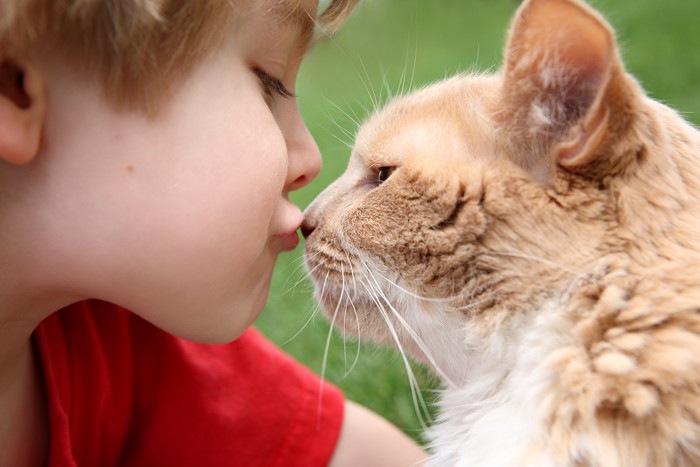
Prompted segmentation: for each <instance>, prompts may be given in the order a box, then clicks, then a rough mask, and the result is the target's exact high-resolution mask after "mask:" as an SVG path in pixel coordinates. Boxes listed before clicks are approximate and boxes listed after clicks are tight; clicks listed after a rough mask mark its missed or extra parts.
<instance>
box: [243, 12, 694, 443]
mask: <svg viewBox="0 0 700 467" xmlns="http://www.w3.org/2000/svg"><path fill="white" fill-rule="evenodd" d="M594 4H595V6H596V7H597V8H598V9H599V10H601V11H602V12H603V13H604V14H605V16H606V17H607V18H608V19H609V20H610V21H611V23H612V24H613V25H614V26H615V29H616V31H617V34H618V40H619V42H620V44H621V46H622V50H623V53H622V55H623V58H624V61H625V63H626V65H627V68H628V70H629V71H630V72H631V73H632V74H634V75H635V76H636V77H637V78H638V79H639V80H640V82H641V83H642V84H643V86H644V87H645V89H646V90H647V91H648V92H649V94H650V95H652V96H653V97H655V98H657V99H659V100H662V101H663V102H666V103H667V104H669V105H670V106H672V107H674V108H676V109H677V110H679V111H680V112H682V113H683V114H684V115H686V117H687V118H688V119H689V120H691V121H693V122H695V123H696V124H697V123H700V53H698V52H697V47H699V46H700V37H698V34H697V32H696V31H697V30H696V22H697V18H700V2H698V0H665V1H661V0H614V1H613V0H607V1H604V0H598V1H595V2H594ZM517 5H518V2H517V1H516V0H471V1H463V0H430V1H426V0H382V1H378V0H364V1H363V2H362V3H361V4H360V6H359V7H358V9H357V11H356V12H355V14H354V15H353V17H352V18H351V20H350V21H349V22H348V23H347V24H346V25H345V26H344V28H343V30H342V31H341V32H340V33H339V34H338V35H337V36H336V37H335V38H334V39H333V40H332V41H328V42H324V43H321V44H319V45H317V46H316V48H315V49H314V50H313V51H312V52H311V54H310V56H309V57H308V59H307V61H306V63H305V65H304V67H303V68H302V72H301V75H300V78H299V83H298V87H297V94H298V95H299V101H300V106H301V109H302V114H303V115H304V118H305V119H306V120H307V122H308V126H309V129H310V130H311V132H312V134H313V135H314V137H315V138H316V140H317V142H318V144H319V147H320V149H321V152H322V153H323V155H324V169H323V171H322V173H321V175H320V176H319V177H318V179H317V180H316V181H315V182H313V183H312V184H311V185H310V186H309V187H307V188H305V189H304V190H302V191H301V192H299V193H295V194H294V196H293V199H294V200H295V202H297V203H298V204H299V205H301V206H302V207H304V206H306V205H307V204H308V203H309V202H310V201H311V200H312V199H313V198H314V197H315V196H316V195H317V194H318V193H319V192H320V191H321V190H322V189H323V188H324V187H325V186H326V185H328V184H329V183H330V182H331V181H332V180H333V179H335V178H336V177H337V176H338V175H340V173H342V171H343V170H344V168H345V165H346V163H347V159H348V155H349V152H350V150H349V147H348V145H349V144H351V142H352V134H354V132H355V130H356V127H357V124H358V122H361V121H362V120H363V119H364V118H365V117H366V116H367V114H368V112H371V111H372V109H373V108H374V107H375V106H376V105H377V104H378V103H381V102H384V101H386V99H387V96H388V95H389V94H390V93H392V92H393V93H395V92H396V91H397V90H399V89H401V88H403V89H406V88H409V87H411V88H416V87H420V86H422V85H424V84H426V83H430V82H433V81H435V80H439V79H441V78H443V77H445V76H449V75H452V74H454V73H458V72H464V71H474V70H480V71H484V70H493V69H496V68H498V66H499V65H500V62H501V51H502V48H503V44H504V40H505V31H506V29H507V26H508V23H509V21H510V17H511V15H512V13H513V12H514V10H515V9H516V8H517ZM316 310H317V309H316V306H315V303H314V300H313V298H312V287H311V285H310V283H309V281H308V280H305V273H304V270H303V266H302V260H301V249H299V250H297V251H295V252H292V253H289V254H286V255H283V256H282V257H281V258H280V261H279V263H278V266H277V269H276V271H275V275H274V278H273V287H272V292H271V297H270V300H269V302H268V306H267V307H266V309H265V311H264V312H263V315H262V316H261V318H260V320H259V321H258V322H257V326H258V328H259V329H261V330H262V331H263V333H265V334H266V335H267V336H268V337H270V339H272V340H273V341H274V342H276V343H278V344H279V345H280V346H281V347H282V348H283V349H284V350H285V351H287V352H289V353H290V354H291V355H293V356H294V357H295V358H297V359H298V360H299V361H301V362H302V363H304V364H305V365H307V366H308V367H310V368H311V369H312V370H314V371H315V372H317V373H319V374H323V376H324V378H325V379H326V380H327V381H331V382H332V383H334V384H337V385H338V386H340V387H341V388H342V389H343V391H344V392H345V393H346V395H347V397H348V398H350V399H352V400H355V401H357V402H359V403H361V404H363V405H365V406H367V407H369V408H371V409H373V410H375V411H377V412H378V413H380V414H382V415H383V416H384V417H386V418H387V419H389V420H390V421H392V422H393V423H395V424H396V425H397V426H399V427H400V428H401V429H403V430H404V431H406V432H407V433H408V434H409V435H411V436H413V437H414V438H416V439H418V440H421V439H420V433H421V432H422V430H423V428H422V427H423V425H422V423H421V417H423V416H424V415H419V414H423V413H424V412H422V411H421V410H418V409H417V402H416V401H415V400H414V396H413V395H412V393H411V389H410V387H409V384H408V379H407V376H406V374H407V373H406V369H405V368H404V362H403V361H402V359H401V358H400V357H399V356H398V355H397V353H396V352H394V351H393V350H391V349H387V348H378V347H375V346H372V345H369V344H365V343H362V344H361V345H359V344H358V343H357V342H355V341H344V340H343V339H342V337H340V335H339V334H337V333H336V332H335V331H329V326H328V323H327V322H326V320H325V319H324V318H323V317H321V315H320V313H315V311H316ZM413 366H414V368H415V371H416V373H417V380H418V383H419V385H420V387H421V389H422V393H423V394H422V395H423V397H424V398H425V400H426V401H427V404H428V405H429V406H431V405H432V402H433V401H434V398H435V392H434V389H435V388H437V387H438V382H437V381H436V380H435V379H434V378H433V377H431V376H430V374H429V372H428V371H426V370H425V369H424V368H421V367H420V366H418V365H415V364H414V365H413ZM430 411H431V412H432V409H430Z"/></svg>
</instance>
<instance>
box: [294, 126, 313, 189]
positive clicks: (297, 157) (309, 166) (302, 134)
mask: <svg viewBox="0 0 700 467" xmlns="http://www.w3.org/2000/svg"><path fill="white" fill-rule="evenodd" d="M287 151H288V155H289V156H288V157H289V167H288V169H287V184H286V189H287V191H294V190H298V189H299V188H302V187H304V186H306V185H308V184H309V182H311V181H312V180H313V179H314V178H316V176H317V175H318V173H319V172H320V171H321V153H320V151H319V150H318V146H317V145H316V141H314V139H313V137H312V136H311V133H309V130H308V129H307V128H306V126H305V125H304V124H303V123H302V124H301V125H300V127H299V128H298V131H297V132H296V135H295V137H294V138H293V139H291V140H290V141H288V143H287Z"/></svg>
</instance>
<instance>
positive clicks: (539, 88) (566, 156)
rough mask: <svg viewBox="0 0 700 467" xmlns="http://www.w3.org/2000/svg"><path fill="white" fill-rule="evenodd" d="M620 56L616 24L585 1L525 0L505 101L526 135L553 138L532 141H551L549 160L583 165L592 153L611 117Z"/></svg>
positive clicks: (529, 163) (510, 47) (508, 56)
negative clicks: (608, 94)
mask: <svg viewBox="0 0 700 467" xmlns="http://www.w3.org/2000/svg"><path fill="white" fill-rule="evenodd" d="M616 60H617V56H616V46H615V38H614V35H613V33H612V31H611V29H610V28H609V27H608V25H607V24H606V23H605V22H604V20H602V19H601V18H600V17H599V16H598V15H597V14H596V13H595V12H593V11H592V10H590V9H589V8H588V7H586V6H585V5H582V4H580V3H578V2H577V1H575V0H530V1H527V2H526V3H525V4H523V6H521V8H520V11H519V12H518V14H517V15H516V18H515V21H514V22H513V25H512V27H511V30H510V35H509V38H508V44H507V46H506V52H505V67H504V87H503V98H504V101H503V102H504V103H505V106H506V107H507V108H508V110H506V113H508V115H509V119H510V120H511V122H510V123H511V124H512V125H515V126H516V127H518V126H519V127H521V128H520V133H521V134H527V135H531V136H533V135H534V136H533V137H534V138H539V139H541V140H542V141H546V143H543V142H542V141H533V142H531V144H533V145H536V146H538V147H543V146H548V147H546V152H547V159H548V162H547V163H550V164H551V163H559V164H562V165H565V166H566V165H569V166H571V165H574V166H575V165H577V164H583V163H585V162H587V159H588V157H591V154H592V152H593V150H594V149H595V146H596V145H597V144H598V143H599V142H600V139H601V138H602V135H603V133H604V127H605V126H606V123H607V115H608V109H607V107H606V104H605V102H604V95H605V91H606V88H607V86H608V84H609V81H610V77H611V74H612V70H613V66H614V65H615V61H616ZM552 155H553V156H554V157H552ZM543 156H544V154H541V155H539V156H535V155H530V156H526V158H527V157H531V158H532V157H535V158H537V157H543ZM520 162H521V163H522V165H524V166H525V167H526V168H533V167H535V166H537V165H538V164H541V163H543V161H538V160H521V161H520Z"/></svg>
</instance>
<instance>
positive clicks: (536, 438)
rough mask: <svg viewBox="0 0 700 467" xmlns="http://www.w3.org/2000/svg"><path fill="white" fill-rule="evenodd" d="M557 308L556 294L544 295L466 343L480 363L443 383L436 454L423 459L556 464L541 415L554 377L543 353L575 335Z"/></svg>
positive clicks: (479, 463) (433, 463)
mask: <svg viewBox="0 0 700 467" xmlns="http://www.w3.org/2000/svg"><path fill="white" fill-rule="evenodd" d="M558 310H561V306H560V303H559V301H558V300H557V301H550V302H547V303H545V304H544V306H543V307H542V308H541V309H540V310H530V311H529V312H524V314H523V315H522V316H520V317H516V318H514V319H513V320H511V321H510V324H509V329H506V330H504V331H505V332H504V333H499V334H498V335H493V336H490V337H488V338H479V339H478V340H477V342H479V344H478V346H475V345H474V344H473V342H470V343H469V344H468V347H470V348H471V349H472V350H471V353H472V355H471V358H472V359H476V360H477V361H478V362H480V364H478V365H473V366H472V371H471V372H470V373H471V374H468V375H465V377H466V379H465V381H466V382H465V384H463V385H462V386H461V387H459V388H447V389H445V390H444V392H443V397H442V400H441V406H442V411H441V419H442V422H441V423H439V424H437V425H436V426H435V427H433V428H431V430H430V432H429V436H430V437H431V438H432V440H433V442H432V446H433V448H434V449H435V453H436V455H435V456H434V457H433V458H432V459H431V460H430V463H429V464H428V465H431V466H446V465H459V466H550V465H551V466H554V465H556V462H555V460H554V459H553V458H552V457H551V454H550V452H549V451H548V450H547V446H546V444H545V441H544V440H545V433H544V431H543V428H542V426H541V423H540V422H539V420H540V419H541V417H542V416H543V415H544V414H543V411H544V412H546V409H545V408H544V407H542V406H541V404H542V403H543V402H542V401H546V400H547V398H546V391H547V387H548V386H549V382H550V380H551V378H552V371H551V369H550V368H549V367H548V365H547V357H548V356H549V355H550V354H551V353H552V351H553V350H555V349H556V348H558V347H560V346H563V345H566V344H567V343H569V342H570V341H571V340H572V337H571V333H570V323H569V322H568V321H567V320H566V319H565V318H564V317H563V316H562V314H561V312H560V311H558ZM469 334H472V333H470V332H467V337H466V340H467V341H471V340H472V338H473V337H470V336H469ZM464 347H467V346H464ZM479 348H480V349H481V355H480V356H479V355H477V353H478V349H479ZM494 357H495V358H494Z"/></svg>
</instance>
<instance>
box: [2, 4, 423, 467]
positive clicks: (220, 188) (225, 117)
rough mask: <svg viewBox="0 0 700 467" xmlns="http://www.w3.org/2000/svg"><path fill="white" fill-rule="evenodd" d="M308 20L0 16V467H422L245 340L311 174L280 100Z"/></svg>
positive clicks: (398, 440) (198, 12)
mask: <svg viewBox="0 0 700 467" xmlns="http://www.w3.org/2000/svg"><path fill="white" fill-rule="evenodd" d="M351 3H353V2H352V1H349V0H336V1H334V2H332V3H331V4H330V6H329V7H328V8H327V9H326V11H325V12H324V13H323V14H322V15H321V16H320V18H319V20H320V21H328V22H330V23H333V24H335V23H337V22H339V21H340V20H341V19H342V17H343V16H344V15H345V14H346V13H347V11H348V10H349V8H350V7H351V5H350V4H351ZM316 8H317V5H316V0H296V1H295V0H240V1H236V2H230V1H227V0H206V1H205V0H202V1H197V2H180V1H177V0H172V1H169V0H120V1H108V0H80V1H79V0H74V1H61V2H57V1H54V0H23V1H20V0H4V1H3V3H2V4H1V5H0V161H1V162H0V186H2V195H1V197H0V258H1V261H2V263H0V264H2V269H1V271H2V272H1V273H0V274H1V278H2V280H1V281H0V297H2V298H1V300H2V301H1V304H2V307H1V308H0V413H2V414H3V416H2V417H0V465H13V466H15V465H16V466H20V465H41V464H46V463H49V464H51V465H114V464H128V465H266V466H267V465H324V464H326V463H328V462H331V463H332V464H333V465H373V464H374V465H412V464H414V463H415V462H419V461H420V460H421V459H422V458H423V454H422V452H421V451H420V450H419V449H418V448H417V447H416V446H415V445H414V444H413V443H412V442H411V441H409V440H408V439H407V438H406V437H404V436H403V434H401V433H399V432H398V431H397V430H396V429H394V428H393V427H391V426H389V425H388V424H386V422H384V421H382V420H381V419H379V418H378V417H376V416H375V415H372V414H369V413H368V412H367V411H365V410H363V409H360V408H359V407H357V406H354V405H352V404H350V403H344V402H343V401H342V397H341V396H340V395H339V394H338V392H337V390H336V389H334V388H331V387H329V385H325V386H324V387H325V388H327V389H325V390H324V393H323V394H320V393H319V392H318V391H319V384H318V380H316V379H315V378H314V377H312V376H311V375H310V374H309V373H308V372H306V370H304V369H302V368H300V367H299V366H298V365H296V364H294V363H293V362H291V361H289V360H288V359H287V358H286V357H284V356H281V355H280V354H279V353H278V351H276V350H274V349H273V348H271V346H270V345H269V344H268V343H266V342H265V341H264V340H262V338H261V337H260V336H259V335H258V334H256V333H254V332H253V331H246V329H247V328H248V327H249V326H250V324H251V323H252V322H253V321H254V320H255V318H256V317H257V316H258V314H259V313H260V311H261V309H262V307H263V305H264V303H265V300H266V298H267V293H268V288H269V283H270V276H271V272H272V267H273V264H274V261H275V258H276V256H277V254H278V253H280V252H282V251H286V250H289V249H292V248H294V247H295V246H296V244H297V242H298V237H297V234H296V231H297V228H298V227H299V225H300V223H301V220H302V215H301V212H300V211H299V209H298V208H297V207H296V206H294V205H293V204H291V203H290V202H289V200H288V193H289V192H290V191H292V190H296V189H298V188H301V187H303V186H304V185H306V184H307V183H308V182H309V181H310V180H311V179H313V178H314V176H315V175H316V174H317V172H318V170H319V169H320V156H319V154H318V150H317V148H316V146H315V143H314V142H313V140H312V139H311V136H310V135H309V134H308V132H307V130H306V128H305V126H304V124H303V122H302V120H301V117H300V115H299V112H298V109H297V105H296V102H295V100H294V98H293V94H292V93H293V89H294V81H295V78H296V74H297V70H298V68H299V65H300V62H301V59H302V57H303V54H304V51H305V49H306V47H307V45H308V43H309V40H310V39H311V35H312V31H313V24H314V21H313V20H312V18H314V17H315V12H316ZM88 299H96V300H88ZM126 309H128V310H130V311H129V312H128V311H126ZM56 310H60V311H58V312H56ZM175 336H178V337H175ZM185 339H186V340H185ZM190 341H195V342H201V343H202V344H194V343H192V342H190ZM230 341H234V342H233V343H231V344H227V345H211V344H222V343H227V342H230ZM343 404H344V407H345V411H344V416H343Z"/></svg>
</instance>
